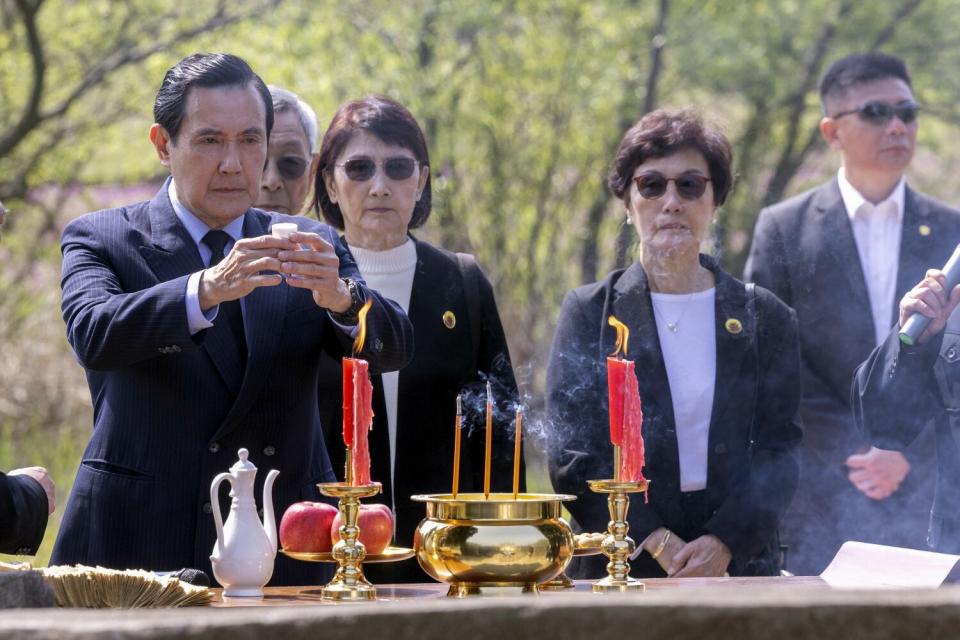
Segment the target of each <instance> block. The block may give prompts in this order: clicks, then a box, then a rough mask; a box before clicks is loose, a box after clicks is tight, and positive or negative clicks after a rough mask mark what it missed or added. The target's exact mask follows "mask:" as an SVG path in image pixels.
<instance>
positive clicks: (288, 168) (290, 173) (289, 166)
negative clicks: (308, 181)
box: [277, 156, 309, 180]
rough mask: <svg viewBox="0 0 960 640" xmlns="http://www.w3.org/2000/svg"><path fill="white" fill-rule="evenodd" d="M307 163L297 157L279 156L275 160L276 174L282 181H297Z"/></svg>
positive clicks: (304, 170)
mask: <svg viewBox="0 0 960 640" xmlns="http://www.w3.org/2000/svg"><path fill="white" fill-rule="evenodd" d="M308 164H309V163H308V162H307V161H306V160H304V159H303V158H301V157H299V156H281V157H280V158H278V159H277V173H279V174H280V177H281V178H283V179H284V180H299V179H300V178H302V177H303V174H304V173H306V171H307V165H308Z"/></svg>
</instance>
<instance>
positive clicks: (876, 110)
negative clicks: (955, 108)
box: [831, 102, 920, 124]
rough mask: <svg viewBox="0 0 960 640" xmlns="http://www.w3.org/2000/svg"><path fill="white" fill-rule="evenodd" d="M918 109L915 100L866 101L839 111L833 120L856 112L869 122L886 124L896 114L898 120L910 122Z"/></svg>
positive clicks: (915, 117) (918, 106)
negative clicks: (854, 107) (857, 106)
mask: <svg viewBox="0 0 960 640" xmlns="http://www.w3.org/2000/svg"><path fill="white" fill-rule="evenodd" d="M919 111H920V105H918V104H916V103H915V102H903V103H900V104H888V103H886V102H868V103H867V104H865V105H863V106H862V107H859V108H857V109H850V110H849V111H841V112H840V113H837V114H835V115H833V116H831V117H832V118H833V119H834V120H836V119H837V118H842V117H843V116H849V115H850V114H852V113H856V114H857V115H859V116H860V119H861V120H863V121H864V122H868V123H870V124H887V123H888V122H890V121H891V120H893V117H894V116H896V117H898V118H900V121H901V122H903V124H910V123H911V122H913V121H914V120H916V119H917V114H918V112H919Z"/></svg>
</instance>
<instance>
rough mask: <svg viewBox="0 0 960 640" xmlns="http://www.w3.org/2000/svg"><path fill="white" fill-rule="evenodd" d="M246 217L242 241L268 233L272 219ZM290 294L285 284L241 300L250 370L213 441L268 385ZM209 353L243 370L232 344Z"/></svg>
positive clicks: (220, 362)
mask: <svg viewBox="0 0 960 640" xmlns="http://www.w3.org/2000/svg"><path fill="white" fill-rule="evenodd" d="M245 216H246V217H245V218H244V223H243V237H245V238H254V237H257V236H261V235H265V234H266V233H267V232H268V229H269V225H270V218H269V216H267V215H266V214H264V213H261V212H258V211H256V210H253V209H248V210H247V212H246V214H245ZM288 292H289V287H288V286H287V285H286V284H285V283H284V284H280V285H278V286H276V287H258V288H256V289H254V290H253V291H252V292H251V293H250V294H249V295H247V296H246V297H245V298H243V299H242V301H241V304H242V305H243V325H244V333H245V335H246V338H247V367H246V371H244V372H242V374H241V377H240V380H241V383H240V385H239V387H238V389H237V390H236V391H235V397H236V400H235V401H234V403H233V406H232V407H231V408H230V411H229V413H227V417H226V419H225V420H224V421H223V423H222V424H221V426H220V429H218V430H217V433H216V435H215V436H214V439H221V438H222V437H223V436H224V435H226V434H228V433H230V432H231V431H232V430H233V429H235V428H236V427H237V425H238V424H239V423H240V419H241V418H243V416H245V415H246V414H247V412H248V411H249V410H250V407H251V406H252V405H253V402H254V400H256V398H257V396H258V395H259V393H260V390H261V389H262V387H263V385H264V383H265V382H266V380H267V377H266V375H265V373H266V372H267V371H268V370H269V368H270V365H271V364H272V362H273V359H274V358H275V357H276V353H277V341H278V340H279V339H280V334H281V331H280V327H281V326H282V323H283V317H284V315H285V313H286V307H287V294H288ZM208 342H209V340H205V341H204V346H207V344H208ZM225 352H226V355H225ZM208 353H209V354H210V356H211V358H213V359H214V362H215V363H217V367H218V368H220V367H221V366H223V367H224V368H230V370H232V371H235V370H236V369H238V368H239V367H240V360H239V357H238V356H237V355H236V348H235V347H234V346H233V345H232V344H229V345H228V344H225V345H223V348H219V347H216V348H215V347H213V346H212V345H211V346H210V347H209V348H208ZM229 354H233V357H234V358H236V360H235V362H232V361H231V362H228V359H229V358H230V355H229ZM231 391H234V389H231Z"/></svg>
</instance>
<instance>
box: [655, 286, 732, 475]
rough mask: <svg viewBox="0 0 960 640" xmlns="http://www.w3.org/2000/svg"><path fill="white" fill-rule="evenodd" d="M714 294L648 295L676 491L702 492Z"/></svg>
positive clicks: (713, 359)
mask: <svg viewBox="0 0 960 640" xmlns="http://www.w3.org/2000/svg"><path fill="white" fill-rule="evenodd" d="M716 293H717V290H716V289H715V288H710V289H707V290H706V291H697V292H694V293H687V294H672V293H653V292H651V293H650V298H651V299H652V301H653V316H654V318H656V321H657V333H658V334H659V336H660V350H661V351H662V352H663V364H664V365H665V366H666V369H667V380H668V381H669V382H670V396H671V399H672V400H673V416H674V419H675V421H676V427H677V449H678V450H679V453H680V490H681V491H699V490H700V489H705V488H706V486H707V449H708V445H709V436H710V416H711V415H712V414H713V389H714V386H715V384H716V379H717V328H716V312H715V310H714V309H715V307H714V301H715V300H716V297H717V296H716ZM671 327H673V328H671Z"/></svg>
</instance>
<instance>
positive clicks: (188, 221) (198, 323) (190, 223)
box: [167, 180, 244, 335]
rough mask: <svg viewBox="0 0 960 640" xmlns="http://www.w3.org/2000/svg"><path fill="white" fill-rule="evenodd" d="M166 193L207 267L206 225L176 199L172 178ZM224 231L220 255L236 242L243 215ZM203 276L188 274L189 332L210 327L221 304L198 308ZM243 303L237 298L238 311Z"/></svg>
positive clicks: (201, 273) (197, 273)
mask: <svg viewBox="0 0 960 640" xmlns="http://www.w3.org/2000/svg"><path fill="white" fill-rule="evenodd" d="M167 195H168V196H170V204H171V205H173V211H174V213H176V214H177V218H178V219H179V220H180V223H181V224H182V225H183V226H184V227H185V228H186V230H187V233H188V234H190V239H191V240H193V243H194V244H195V245H197V250H198V251H199V252H200V259H201V260H203V264H204V265H205V266H207V267H209V266H210V258H211V256H213V251H212V250H211V249H210V247H208V246H207V245H206V244H204V242H203V237H204V236H205V235H207V232H209V231H210V227H208V226H207V225H206V224H205V223H204V222H203V221H202V220H200V218H198V217H197V216H195V215H194V214H193V213H192V212H191V211H190V210H189V209H187V208H186V207H185V206H183V203H182V202H180V200H179V198H177V188H176V185H174V183H173V180H171V181H170V186H169V188H167ZM223 230H224V231H226V232H227V235H228V236H230V241H229V242H227V244H226V245H225V246H224V247H223V255H227V254H228V253H230V250H231V249H232V248H233V245H234V243H236V241H237V239H238V238H242V237H243V216H240V217H239V218H236V219H235V220H232V221H231V222H230V223H229V224H228V225H227V226H225V227H224V228H223ZM201 275H203V271H197V272H196V273H193V274H191V275H190V277H189V278H188V279H187V326H188V327H189V329H190V335H193V334H195V333H197V332H198V331H203V330H204V329H209V328H210V327H212V326H213V321H214V319H216V317H217V312H218V311H219V310H220V305H217V306H216V307H212V308H210V309H208V310H207V311H206V312H204V311H203V310H202V309H201V308H200V276H201ZM243 307H244V302H243V299H242V298H241V300H240V312H241V314H242V313H243V310H244V309H243Z"/></svg>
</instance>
